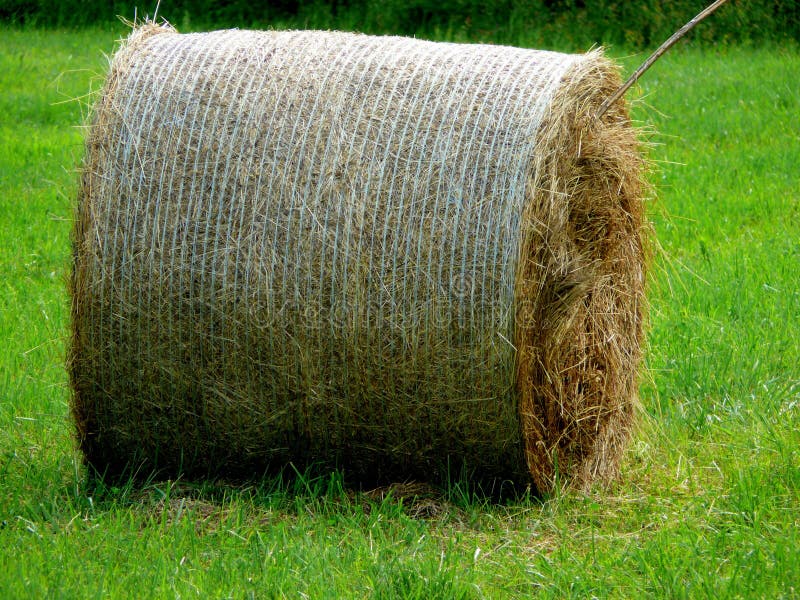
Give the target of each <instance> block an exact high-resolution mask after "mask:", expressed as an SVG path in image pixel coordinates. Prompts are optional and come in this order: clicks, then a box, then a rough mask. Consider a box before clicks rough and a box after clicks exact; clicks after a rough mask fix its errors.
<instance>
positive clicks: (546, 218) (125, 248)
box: [68, 24, 645, 490]
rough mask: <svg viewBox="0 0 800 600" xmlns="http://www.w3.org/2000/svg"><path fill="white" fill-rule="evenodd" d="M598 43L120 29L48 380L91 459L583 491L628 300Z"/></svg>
mask: <svg viewBox="0 0 800 600" xmlns="http://www.w3.org/2000/svg"><path fill="white" fill-rule="evenodd" d="M618 85H619V78H618V75H617V72H616V69H615V67H614V65H613V64H612V63H611V62H610V61H608V60H607V59H605V58H604V57H603V56H602V55H601V53H600V52H597V51H595V52H590V53H588V54H586V55H565V54H558V53H552V52H539V51H532V50H522V49H515V48H508V47H499V46H485V45H459V44H440V43H431V42H424V41H419V40H414V39H406V38H397V37H369V36H364V35H355V34H346V33H335V32H334V33H331V32H307V31H295V32H250V31H218V32H212V33H201V34H189V35H181V34H178V33H176V32H175V31H174V30H173V29H171V28H169V27H166V26H165V27H158V26H155V25H151V24H149V25H146V26H144V27H141V28H138V29H136V30H135V31H134V32H133V33H132V35H131V36H130V38H129V40H128V41H127V42H126V43H125V44H124V45H123V46H122V47H121V48H120V49H119V51H118V52H117V53H116V55H115V56H114V58H113V61H112V63H111V67H110V73H109V75H108V78H107V80H106V82H105V87H104V89H103V92H102V95H101V97H100V98H99V100H98V102H97V104H96V106H95V108H94V112H93V120H92V123H91V128H90V130H89V133H88V137H87V141H86V158H85V164H84V169H83V173H82V181H81V188H80V193H79V198H78V206H77V218H76V224H75V230H74V239H73V249H74V269H73V274H72V279H71V294H72V340H71V347H70V351H69V357H68V370H69V374H70V382H71V388H72V412H73V415H74V418H75V421H76V424H77V432H78V438H79V443H80V447H81V449H82V451H83V452H84V453H85V457H86V459H87V461H88V462H89V463H90V464H91V465H93V466H94V467H95V468H96V469H97V470H99V471H100V472H103V473H108V474H120V473H123V472H125V470H126V469H128V468H131V467H132V466H139V467H140V468H141V467H144V471H142V472H146V471H150V470H151V469H158V470H160V471H161V472H162V474H165V475H176V474H177V473H184V474H187V475H189V476H205V475H225V476H236V477H239V476H244V477H252V476H254V475H255V476H257V475H260V474H261V473H263V472H264V471H265V470H268V469H272V468H277V467H280V466H283V465H286V464H287V463H289V462H292V463H294V464H295V465H298V466H303V465H308V464H312V463H321V464H323V465H325V466H339V467H342V468H343V469H344V470H345V472H346V474H347V476H348V477H349V478H350V480H351V481H355V480H361V481H371V482H375V481H391V480H405V479H408V478H419V479H426V480H441V479H443V478H444V477H446V469H447V468H448V466H449V468H451V469H453V468H458V467H460V466H463V465H466V467H467V468H468V469H470V470H472V471H473V472H474V474H475V476H476V477H478V478H481V479H487V478H488V479H492V478H503V479H510V480H513V481H516V482H521V483H533V484H535V486H536V488H538V489H539V490H547V489H549V488H550V487H551V486H552V484H553V480H554V477H555V475H556V473H557V472H558V473H560V474H561V476H562V477H563V478H565V479H566V480H569V481H573V482H577V483H578V484H588V483H589V482H591V481H594V480H597V479H604V478H607V477H609V476H611V475H612V474H613V473H614V471H615V469H616V466H617V463H618V459H619V456H620V452H621V449H622V446H623V443H624V441H625V439H626V437H627V436H628V432H629V430H630V426H631V421H632V417H633V412H634V406H635V403H636V382H637V365H638V362H639V356H640V342H641V336H642V321H643V311H644V299H643V281H644V274H643V268H644V262H645V261H644V257H643V250H642V230H643V217H642V184H641V180H640V174H641V167H642V160H641V158H640V155H639V152H638V146H637V140H636V134H635V131H634V130H633V129H632V127H631V125H630V122H629V119H628V116H627V112H626V110H627V109H626V108H625V106H624V105H623V104H622V103H619V104H618V105H616V106H615V107H614V108H612V109H611V110H609V111H608V112H607V113H606V114H605V115H604V117H603V118H602V119H601V120H600V121H595V120H594V119H593V114H594V112H595V111H596V109H597V107H598V106H599V105H600V103H601V102H602V100H603V99H604V98H606V97H607V96H608V95H609V94H610V93H611V92H612V91H613V90H614V89H615V88H616V87H617V86H618Z"/></svg>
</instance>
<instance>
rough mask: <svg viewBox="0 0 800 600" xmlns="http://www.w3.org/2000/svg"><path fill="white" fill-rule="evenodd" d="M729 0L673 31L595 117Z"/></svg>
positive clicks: (720, 2) (720, 0)
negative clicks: (696, 26)
mask: <svg viewBox="0 0 800 600" xmlns="http://www.w3.org/2000/svg"><path fill="white" fill-rule="evenodd" d="M727 1H728V0H716V2H714V3H712V4H711V5H710V6H708V7H707V8H706V9H705V10H703V11H702V12H700V13H698V14H697V16H695V17H694V18H693V19H692V20H691V21H689V22H688V23H686V25H684V26H683V27H681V28H680V29H679V30H678V31H676V32H675V33H673V34H672V35H671V36H670V38H669V39H668V40H667V41H666V42H664V43H663V44H661V46H659V47H658V50H656V51H655V52H653V53H652V54H651V55H650V57H649V58H648V59H647V60H646V61H644V63H642V66H640V67H639V68H638V69H636V71H634V73H633V75H631V76H630V77H629V78H628V80H627V81H626V82H625V83H623V84H622V85H621V86H620V87H619V89H618V90H617V91H616V92H614V93H613V94H612V95H611V96H610V97H609V98H608V99H607V100H606V101H605V102H603V104H601V105H600V108H599V109H598V111H597V114H596V115H595V118H596V119H599V118H600V117H602V116H603V115H604V114H605V113H606V111H607V110H608V109H609V108H611V105H612V104H614V102H616V101H617V100H619V99H620V97H622V95H623V94H624V93H625V92H627V91H628V89H629V88H630V87H631V86H632V85H633V84H634V83H636V82H637V81H638V80H639V78H640V77H641V76H642V75H644V72H645V71H647V69H649V68H650V67H651V66H652V64H653V63H654V62H656V61H657V60H658V59H659V58H661V56H662V55H663V54H664V53H665V52H666V51H667V50H669V49H670V48H672V46H674V45H675V43H676V42H677V41H678V40H679V39H681V38H682V37H683V36H684V35H686V34H687V33H688V32H689V31H691V30H692V29H693V28H694V26H695V25H697V24H698V23H699V22H700V21H702V20H703V19H705V18H706V17H707V16H709V15H710V14H711V13H713V12H714V11H715V10H717V9H718V8H719V7H720V6H722V5H723V4H725V3H726V2H727Z"/></svg>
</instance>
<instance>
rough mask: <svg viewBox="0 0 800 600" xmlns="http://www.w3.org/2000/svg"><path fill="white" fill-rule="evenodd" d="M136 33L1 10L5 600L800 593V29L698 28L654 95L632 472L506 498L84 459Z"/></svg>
mask: <svg viewBox="0 0 800 600" xmlns="http://www.w3.org/2000/svg"><path fill="white" fill-rule="evenodd" d="M119 34H120V29H119V28H116V29H114V30H112V29H108V30H103V29H93V30H86V31H81V32H59V31H36V30H30V31H21V30H17V29H0V214H2V219H0V269H1V271H0V273H1V274H2V277H0V339H2V340H3V343H2V345H0V521H1V523H0V598H27V597H29V598H41V597H65V598H78V597H80V598H91V597H98V598H99V597H103V598H105V597H109V596H110V597H136V598H146V597H181V598H187V597H203V598H206V597H209V598H227V597H231V598H240V597H259V598H267V597H283V596H286V597H312V598H325V597H375V598H395V597H405V598H436V597H438V598H483V597H486V598H496V597H522V596H523V595H524V596H529V595H540V596H544V597H558V598H562V597H591V596H598V597H605V596H612V597H626V598H629V597H637V596H642V595H650V596H656V597H676V598H681V597H687V598H698V597H700V598H702V597H713V598H714V599H715V600H718V599H722V598H737V597H742V598H752V597H771V598H780V597H785V598H793V597H797V596H799V595H800V533H798V531H800V333H799V331H800V121H798V116H800V85H798V81H800V51H799V50H798V48H796V47H794V48H791V47H790V48H778V47H772V48H737V47H734V48H723V49H710V48H706V49H702V48H691V47H686V46H684V47H681V48H678V49H677V50H675V51H672V52H671V53H669V54H668V55H667V56H666V57H665V58H664V59H662V61H661V62H659V63H658V64H657V65H656V66H655V67H654V68H653V69H652V70H651V71H650V73H648V74H647V75H646V76H645V78H644V80H643V82H642V85H641V88H640V89H639V90H638V91H636V92H634V93H633V94H632V97H635V98H636V99H637V104H636V109H635V117H636V118H637V119H638V120H639V121H641V122H642V123H643V124H646V125H648V126H649V127H650V128H651V129H652V130H654V131H656V132H657V133H655V134H651V135H649V136H648V139H649V141H650V142H651V143H653V144H654V147H653V149H652V157H653V159H654V160H655V161H656V164H657V168H656V170H655V171H654V173H653V175H652V181H653V183H654V185H655V188H656V190H657V195H658V199H657V200H655V201H653V202H652V203H651V208H650V215H651V218H652V220H653V222H654V229H655V234H656V239H657V241H658V247H657V249H656V251H655V263H654V268H653V271H652V284H651V290H650V298H651V304H652V307H651V313H652V314H651V320H652V324H651V331H650V335H649V349H648V361H647V362H648V366H649V371H648V375H646V376H645V377H644V382H643V384H642V397H643V405H644V414H643V415H642V419H641V423H642V425H641V428H640V431H638V432H637V434H636V436H635V439H634V441H633V443H632V444H631V446H630V451H629V453H628V455H627V456H626V458H625V461H624V464H623V469H622V471H623V474H622V477H621V479H620V481H619V482H617V483H616V484H615V485H614V486H613V487H612V488H611V489H606V490H601V489H598V490H594V491H593V492H592V493H591V494H589V495H586V496H584V495H578V494H574V493H561V494H558V495H556V496H554V497H551V498H548V499H545V500H544V501H539V500H535V499H527V498H526V499H520V500H515V501H513V502H506V503H503V504H496V503H492V502H490V501H489V500H487V499H485V498H481V497H476V496H474V495H471V494H470V493H468V492H466V491H464V489H463V486H460V485H458V484H454V485H453V486H452V487H451V488H450V489H446V490H435V489H432V488H428V487H424V486H414V485H406V486H397V487H395V488H394V489H392V490H377V491H375V492H373V493H369V494H367V493H356V492H353V491H351V490H348V489H347V488H346V486H345V485H343V482H342V481H341V478H340V477H339V476H336V475H334V476H331V477H329V478H322V479H310V478H308V477H299V478H294V479H291V480H286V481H282V480H266V481H262V482H259V483H257V484H255V483H254V484H253V485H252V486H250V487H245V488H242V487H230V486H225V485H223V484H218V483H202V484H201V483H192V482H179V483H174V482H152V483H150V484H148V485H145V486H140V487H137V488H132V487H130V486H127V487H122V488H111V489H108V488H104V487H103V486H101V485H96V484H92V483H91V482H90V481H89V480H87V478H86V474H85V472H84V470H83V468H82V467H81V466H80V459H79V457H78V456H77V454H76V453H75V451H74V448H73V443H72V439H71V426H70V423H69V419H68V407H67V403H68V390H67V384H66V375H65V371H64V367H63V359H64V340H65V336H66V328H67V316H68V311H67V300H66V292H65V279H66V274H67V272H68V269H69V229H70V219H71V202H72V198H73V196H74V193H75V183H76V174H75V165H76V164H77V163H78V162H79V160H80V156H81V153H82V146H81V143H82V142H81V139H82V132H81V129H80V128H79V127H78V125H79V124H80V122H81V114H82V112H85V109H86V102H87V101H86V99H84V100H79V101H71V99H74V98H78V97H81V96H83V95H85V94H86V92H87V91H88V90H89V89H90V87H92V86H93V87H94V88H95V89H96V88H98V87H99V85H100V82H101V80H102V73H103V69H104V66H105V65H106V59H105V58H104V57H103V55H102V52H106V53H109V52H111V50H112V49H113V42H114V40H115V38H117V37H118V36H119ZM614 53H615V54H617V55H620V54H622V52H621V51H616V52H614ZM642 59H643V56H631V57H626V58H624V59H623V62H624V64H625V67H626V70H628V71H630V70H631V69H632V68H633V67H635V66H636V65H637V64H638V62H640V61H641V60H642ZM92 82H93V83H92ZM345 483H346V482H345ZM387 492H388V493H387Z"/></svg>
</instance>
